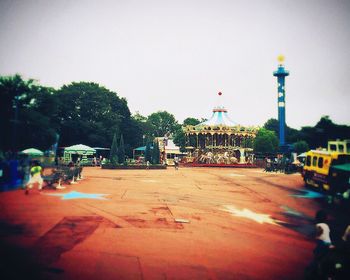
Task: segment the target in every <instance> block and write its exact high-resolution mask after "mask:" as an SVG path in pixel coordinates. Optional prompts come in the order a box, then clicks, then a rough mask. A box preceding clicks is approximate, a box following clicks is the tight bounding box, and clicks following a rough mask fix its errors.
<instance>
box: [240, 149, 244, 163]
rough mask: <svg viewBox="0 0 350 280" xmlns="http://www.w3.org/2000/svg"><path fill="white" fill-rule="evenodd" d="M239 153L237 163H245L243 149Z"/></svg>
mask: <svg viewBox="0 0 350 280" xmlns="http://www.w3.org/2000/svg"><path fill="white" fill-rule="evenodd" d="M239 152H240V153H241V157H240V159H239V163H245V154H244V149H243V148H241V149H239Z"/></svg>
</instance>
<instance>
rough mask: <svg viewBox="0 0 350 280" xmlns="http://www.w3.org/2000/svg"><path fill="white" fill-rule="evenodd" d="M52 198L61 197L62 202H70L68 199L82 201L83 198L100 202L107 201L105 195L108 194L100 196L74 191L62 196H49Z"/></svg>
mask: <svg viewBox="0 0 350 280" xmlns="http://www.w3.org/2000/svg"><path fill="white" fill-rule="evenodd" d="M47 195H52V196H61V199H62V200H68V199H82V198H88V199H98V200H106V199H107V198H105V197H104V196H105V195H108V194H98V193H81V192H76V191H72V192H69V193H62V194H51V193H49V194H47Z"/></svg>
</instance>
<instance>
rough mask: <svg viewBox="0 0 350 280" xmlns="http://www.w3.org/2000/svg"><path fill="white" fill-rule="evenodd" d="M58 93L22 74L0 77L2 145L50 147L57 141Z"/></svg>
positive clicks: (5, 146) (10, 146) (3, 147)
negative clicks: (25, 77) (27, 78)
mask: <svg viewBox="0 0 350 280" xmlns="http://www.w3.org/2000/svg"><path fill="white" fill-rule="evenodd" d="M54 93H55V90H54V89H52V88H48V87H43V86H40V85H39V84H38V83H37V82H36V81H35V80H33V79H30V80H27V81H25V80H23V79H22V78H21V76H20V75H14V76H7V77H0V104H1V110H0V131H1V133H2V135H1V137H0V149H2V150H4V151H8V150H10V149H12V150H14V151H15V150H21V149H24V148H28V147H37V148H39V149H43V150H46V149H48V148H49V147H50V146H51V145H52V144H53V142H54V141H55V136H56V132H57V130H58V125H57V114H56V113H57V110H56V108H57V105H56V104H57V99H56V96H55V94H54ZM19 139H20V141H19Z"/></svg>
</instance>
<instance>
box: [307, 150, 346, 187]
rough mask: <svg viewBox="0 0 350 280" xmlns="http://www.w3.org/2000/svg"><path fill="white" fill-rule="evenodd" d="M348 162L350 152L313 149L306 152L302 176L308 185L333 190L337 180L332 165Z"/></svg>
mask: <svg viewBox="0 0 350 280" xmlns="http://www.w3.org/2000/svg"><path fill="white" fill-rule="evenodd" d="M347 163H350V154H345V153H339V152H333V151H322V150H321V151H319V150H311V151H309V152H307V153H306V159H305V165H304V167H303V171H302V176H303V178H304V181H305V183H306V184H307V185H311V186H314V187H316V188H318V189H319V190H324V191H331V192H332V191H333V190H332V185H333V184H334V182H335V180H334V178H333V177H334V174H333V172H332V167H334V166H336V165H337V166H339V165H343V164H347Z"/></svg>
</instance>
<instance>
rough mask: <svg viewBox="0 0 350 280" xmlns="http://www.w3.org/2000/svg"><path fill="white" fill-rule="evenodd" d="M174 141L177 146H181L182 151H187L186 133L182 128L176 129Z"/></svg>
mask: <svg viewBox="0 0 350 280" xmlns="http://www.w3.org/2000/svg"><path fill="white" fill-rule="evenodd" d="M174 143H175V145H176V146H178V147H180V150H181V151H186V149H185V146H186V135H185V133H184V132H183V131H182V129H178V130H176V132H175V133H174Z"/></svg>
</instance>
